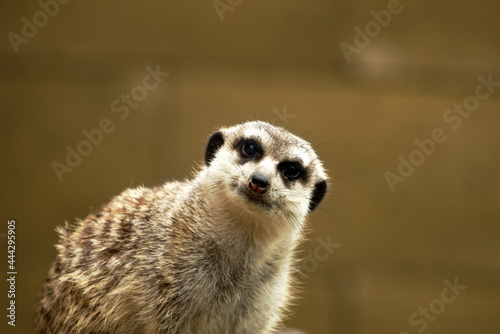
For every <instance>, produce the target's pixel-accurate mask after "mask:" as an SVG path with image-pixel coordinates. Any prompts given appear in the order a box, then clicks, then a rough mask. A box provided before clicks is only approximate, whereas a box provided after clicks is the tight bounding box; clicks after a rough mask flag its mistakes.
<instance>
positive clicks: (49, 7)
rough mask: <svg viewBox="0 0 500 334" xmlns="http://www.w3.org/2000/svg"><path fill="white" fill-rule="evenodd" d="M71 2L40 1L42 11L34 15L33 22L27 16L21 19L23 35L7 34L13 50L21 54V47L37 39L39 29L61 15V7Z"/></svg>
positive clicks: (64, 0) (61, 0) (66, 0)
mask: <svg viewBox="0 0 500 334" xmlns="http://www.w3.org/2000/svg"><path fill="white" fill-rule="evenodd" d="M70 1H71V0H39V1H38V6H39V7H40V10H39V11H37V12H35V14H33V16H32V17H31V20H30V19H28V18H27V17H26V16H23V17H22V18H21V21H22V23H23V25H22V27H21V33H20V34H16V33H14V32H9V33H8V34H7V39H8V40H9V42H10V45H11V46H12V49H14V52H15V53H19V46H20V45H21V44H28V42H29V41H30V40H32V39H33V38H35V37H36V35H38V31H39V29H41V28H43V27H45V26H46V25H47V23H49V21H50V19H51V18H53V17H55V16H56V15H57V14H58V13H59V9H60V5H66V4H68V3H69V2H70Z"/></svg>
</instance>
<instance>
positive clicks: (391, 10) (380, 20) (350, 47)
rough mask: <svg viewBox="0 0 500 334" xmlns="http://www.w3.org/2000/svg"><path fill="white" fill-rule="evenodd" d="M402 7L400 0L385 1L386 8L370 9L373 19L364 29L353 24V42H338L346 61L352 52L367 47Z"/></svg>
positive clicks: (348, 61) (354, 52)
mask: <svg viewBox="0 0 500 334" xmlns="http://www.w3.org/2000/svg"><path fill="white" fill-rule="evenodd" d="M408 1H412V0H408ZM403 9H404V6H403V5H402V4H401V1H400V0H389V1H388V2H387V9H381V10H379V11H375V10H371V11H370V15H371V16H372V17H373V20H371V21H368V22H367V23H366V24H365V25H364V29H361V28H360V27H358V26H354V28H353V29H354V33H355V34H354V38H353V43H352V44H349V43H346V42H341V43H340V44H339V47H340V50H341V51H342V54H343V55H344V57H345V59H346V60H347V63H348V64H350V63H351V61H352V59H351V57H352V55H353V54H359V53H361V50H363V49H364V48H366V47H368V45H370V43H371V41H372V40H373V39H374V38H376V37H377V36H378V35H380V32H381V31H382V28H387V27H388V26H389V24H390V23H391V21H392V18H393V16H394V15H398V14H400V13H401V12H402V11H403Z"/></svg>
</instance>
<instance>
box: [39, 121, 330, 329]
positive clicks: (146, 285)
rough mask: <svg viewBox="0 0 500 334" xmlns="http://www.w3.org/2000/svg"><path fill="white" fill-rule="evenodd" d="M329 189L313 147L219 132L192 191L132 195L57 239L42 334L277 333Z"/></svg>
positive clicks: (269, 131)
mask: <svg viewBox="0 0 500 334" xmlns="http://www.w3.org/2000/svg"><path fill="white" fill-rule="evenodd" d="M327 183H328V178H327V175H326V172H325V170H324V167H323V164H322V162H321V161H320V160H319V158H318V156H317V155H316V153H315V152H314V150H313V148H312V147H311V145H310V144H309V143H308V142H307V141H305V140H303V139H301V138H299V137H297V136H295V135H293V134H291V133H289V132H288V131H286V130H285V129H283V128H280V127H276V126H273V125H270V124H268V123H265V122H261V121H252V122H246V123H242V124H239V125H236V126H233V127H228V128H221V129H219V130H217V131H216V132H215V133H213V134H212V135H211V136H210V137H209V140H208V144H207V145H206V150H205V156H204V165H203V166H201V168H199V169H198V171H197V172H195V174H194V176H193V178H192V179H190V180H186V181H183V182H168V183H165V184H164V185H162V186H159V187H153V188H145V187H138V188H135V189H128V190H125V191H124V192H123V193H121V194H120V195H118V196H116V197H114V198H113V199H112V200H111V201H110V202H109V203H108V204H107V205H104V206H103V207H102V208H101V209H100V210H99V211H98V212H96V213H94V214H90V215H89V216H88V217H86V218H85V219H84V220H82V221H79V222H77V223H76V226H74V227H73V228H69V227H68V226H67V225H66V227H65V228H60V229H59V233H60V235H61V240H60V243H59V244H58V245H56V248H57V251H58V255H57V258H56V260H55V261H54V264H53V266H52V268H51V269H50V272H49V274H48V278H47V282H46V283H45V285H44V288H43V292H42V296H41V300H40V303H39V306H38V309H37V320H36V324H37V325H36V330H37V333H39V334H42V333H43V334H45V333H58V334H59V333H60V334H69V333H82V334H89V333H94V334H108V333H109V334H110V333H120V334H122V333H123V334H127V333H128V334H138V333H144V334H153V333H154V334H160V333H165V334H269V333H272V332H273V331H274V330H276V329H277V328H278V327H279V326H280V325H281V321H282V317H283V315H284V314H285V312H286V311H287V310H288V306H289V304H290V301H291V299H292V298H293V290H294V287H293V286H294V283H293V279H292V270H293V266H294V257H295V256H294V250H295V248H296V246H297V244H298V243H299V242H300V241H301V239H303V229H304V226H305V224H306V217H307V216H308V215H309V213H310V212H312V211H313V210H314V209H315V208H316V207H317V206H318V204H319V203H320V202H321V200H322V199H323V197H324V196H325V193H326V191H327Z"/></svg>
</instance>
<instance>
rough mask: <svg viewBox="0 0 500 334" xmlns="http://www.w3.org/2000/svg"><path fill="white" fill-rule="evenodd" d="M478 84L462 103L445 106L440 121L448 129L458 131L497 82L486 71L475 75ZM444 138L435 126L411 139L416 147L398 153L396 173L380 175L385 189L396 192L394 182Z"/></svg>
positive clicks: (410, 172)
mask: <svg viewBox="0 0 500 334" xmlns="http://www.w3.org/2000/svg"><path fill="white" fill-rule="evenodd" d="M477 80H478V81H479V84H478V85H477V86H476V89H475V91H474V94H473V95H469V96H467V97H466V98H465V99H464V100H463V101H462V103H459V104H457V103H455V104H454V105H453V107H451V108H449V109H446V111H445V112H444V113H443V121H444V123H445V125H446V126H448V127H449V128H451V129H452V130H458V129H460V127H461V126H462V122H463V121H464V120H465V119H468V118H470V117H471V115H472V113H473V112H475V111H476V110H478V109H479V107H480V105H481V102H482V101H485V100H487V99H488V98H489V97H490V96H491V95H492V94H493V93H494V92H495V90H496V89H497V87H500V81H493V74H492V73H490V74H489V75H488V76H487V77H486V78H485V77H484V76H482V75H480V76H478V77H477ZM446 140H448V135H447V133H446V130H445V129H443V128H441V127H438V128H435V129H433V130H432V131H431V133H430V136H429V138H424V139H422V140H420V139H418V138H417V139H415V140H414V141H413V142H414V144H415V146H416V148H415V149H414V150H412V151H411V152H410V153H409V154H406V155H405V156H403V155H399V157H398V160H399V165H398V167H397V169H396V172H395V173H394V172H391V171H389V170H386V171H385V172H384V178H385V180H386V182H387V185H388V186H389V189H390V190H391V191H392V192H394V191H396V185H397V184H398V183H403V182H405V181H406V180H407V179H408V178H409V177H410V176H412V175H413V174H414V173H415V170H416V168H417V167H419V166H422V164H423V163H424V162H425V161H426V159H427V158H429V157H430V156H431V155H433V154H434V152H435V151H436V148H437V147H438V145H439V144H442V143H444V142H446Z"/></svg>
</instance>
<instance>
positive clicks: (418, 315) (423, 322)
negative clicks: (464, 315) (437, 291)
mask: <svg viewBox="0 0 500 334" xmlns="http://www.w3.org/2000/svg"><path fill="white" fill-rule="evenodd" d="M443 282H444V285H445V288H443V289H442V290H441V295H440V297H439V298H436V299H433V300H431V302H430V303H429V305H427V306H426V307H419V309H418V311H417V312H413V313H412V314H410V316H409V317H408V323H409V324H410V326H413V327H416V328H415V330H416V331H417V333H423V332H424V331H425V330H426V329H427V327H428V326H429V322H434V321H435V320H436V319H437V317H438V316H439V315H441V314H442V313H443V312H444V311H445V309H446V305H449V304H451V303H453V302H455V301H456V300H457V297H459V296H460V295H461V294H462V292H463V291H465V290H466V289H467V288H468V286H467V285H461V284H458V277H455V278H454V279H453V283H452V282H450V281H449V280H447V279H445V280H444V281H443ZM399 334H410V333H409V332H407V331H402V332H399Z"/></svg>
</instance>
